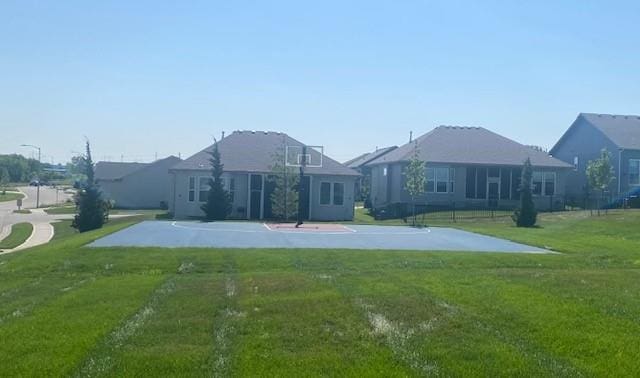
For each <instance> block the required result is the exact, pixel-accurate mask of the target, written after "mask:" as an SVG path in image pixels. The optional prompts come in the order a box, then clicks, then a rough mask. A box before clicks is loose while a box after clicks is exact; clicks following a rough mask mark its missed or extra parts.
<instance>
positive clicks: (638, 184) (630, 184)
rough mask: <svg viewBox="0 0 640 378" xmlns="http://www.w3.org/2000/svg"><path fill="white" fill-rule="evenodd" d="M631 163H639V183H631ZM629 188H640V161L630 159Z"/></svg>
mask: <svg viewBox="0 0 640 378" xmlns="http://www.w3.org/2000/svg"><path fill="white" fill-rule="evenodd" d="M631 162H637V163H638V172H636V173H637V174H638V181H637V182H631ZM629 186H640V159H629Z"/></svg>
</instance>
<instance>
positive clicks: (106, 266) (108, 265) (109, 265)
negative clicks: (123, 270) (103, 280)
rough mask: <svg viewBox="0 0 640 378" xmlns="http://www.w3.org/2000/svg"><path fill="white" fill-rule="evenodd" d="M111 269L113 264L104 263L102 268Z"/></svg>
mask: <svg viewBox="0 0 640 378" xmlns="http://www.w3.org/2000/svg"><path fill="white" fill-rule="evenodd" d="M111 269H113V264H104V270H111Z"/></svg>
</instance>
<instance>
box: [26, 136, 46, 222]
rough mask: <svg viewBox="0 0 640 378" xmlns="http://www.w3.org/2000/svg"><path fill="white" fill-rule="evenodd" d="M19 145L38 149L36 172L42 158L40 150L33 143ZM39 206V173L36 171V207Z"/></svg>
mask: <svg viewBox="0 0 640 378" xmlns="http://www.w3.org/2000/svg"><path fill="white" fill-rule="evenodd" d="M21 147H32V148H35V149H36V150H38V172H39V171H40V169H41V167H40V165H41V161H40V159H41V158H42V150H41V149H40V147H38V146H34V145H33V144H22V145H21ZM39 207H40V174H39V173H38V185H37V186H36V209H37V208H39Z"/></svg>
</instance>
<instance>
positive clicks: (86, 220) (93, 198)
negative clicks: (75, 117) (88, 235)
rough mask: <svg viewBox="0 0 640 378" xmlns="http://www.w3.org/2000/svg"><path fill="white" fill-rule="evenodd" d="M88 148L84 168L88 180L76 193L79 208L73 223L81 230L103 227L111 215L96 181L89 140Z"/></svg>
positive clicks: (73, 225)
mask: <svg viewBox="0 0 640 378" xmlns="http://www.w3.org/2000/svg"><path fill="white" fill-rule="evenodd" d="M86 149H87V152H86V156H84V159H85V164H84V168H85V175H86V176H87V181H86V183H85V184H84V185H83V186H82V187H81V188H79V190H78V192H77V193H76V196H75V202H76V209H77V210H76V215H75V217H74V218H73V223H72V224H71V226H72V227H74V228H76V229H77V230H78V231H80V232H85V231H91V230H95V229H98V228H101V227H102V226H103V225H104V223H105V222H106V221H107V219H108V217H109V204H108V202H106V201H104V200H102V196H101V194H100V188H99V187H98V186H97V185H96V183H95V175H94V170H93V161H92V159H91V146H90V145H89V141H87V146H86Z"/></svg>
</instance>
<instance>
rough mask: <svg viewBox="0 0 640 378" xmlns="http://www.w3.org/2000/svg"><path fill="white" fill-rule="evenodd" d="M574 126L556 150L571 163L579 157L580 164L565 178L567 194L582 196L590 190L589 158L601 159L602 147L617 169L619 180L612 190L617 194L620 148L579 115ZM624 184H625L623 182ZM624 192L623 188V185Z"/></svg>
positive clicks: (556, 152)
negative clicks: (588, 188)
mask: <svg viewBox="0 0 640 378" xmlns="http://www.w3.org/2000/svg"><path fill="white" fill-rule="evenodd" d="M575 122H576V123H574V125H572V128H571V129H570V130H569V131H568V133H569V134H567V135H566V136H565V137H564V138H563V139H562V140H561V141H560V142H559V144H558V145H557V146H555V147H554V149H553V156H554V157H555V158H558V159H560V160H562V161H564V162H566V163H568V164H571V165H573V164H574V158H575V157H576V156H577V157H578V167H577V169H575V170H570V171H569V172H568V173H567V177H566V192H567V196H569V197H574V198H576V199H578V198H583V197H584V195H585V193H586V190H587V175H586V170H587V164H588V162H589V161H590V160H594V159H598V158H599V157H600V152H601V151H602V149H603V148H605V149H607V151H609V152H610V153H611V163H612V164H613V167H614V170H615V172H616V173H615V176H616V180H614V181H613V182H612V183H611V187H610V192H611V193H612V194H614V195H617V194H618V178H620V177H622V178H623V181H624V176H621V175H620V172H619V170H618V163H619V157H620V151H619V148H618V146H616V145H615V144H614V143H613V142H612V141H611V140H610V139H608V138H607V137H606V136H605V135H604V134H603V133H602V132H601V131H600V130H598V129H596V128H595V127H594V126H593V125H591V124H590V123H589V122H587V121H586V120H584V119H583V118H578V119H577V120H576V121H575ZM621 184H624V183H623V182H621ZM622 189H623V190H622V192H624V188H622Z"/></svg>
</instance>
